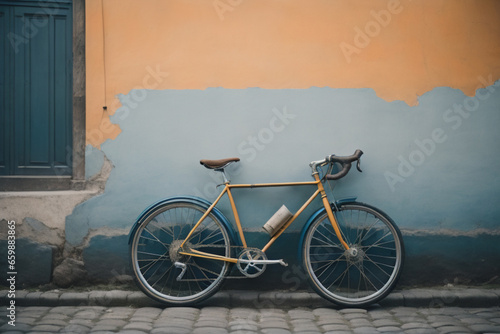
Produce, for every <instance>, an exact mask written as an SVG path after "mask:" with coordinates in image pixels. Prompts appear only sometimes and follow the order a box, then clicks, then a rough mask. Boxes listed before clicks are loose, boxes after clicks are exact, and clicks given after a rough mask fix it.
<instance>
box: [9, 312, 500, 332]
mask: <svg viewBox="0 0 500 334" xmlns="http://www.w3.org/2000/svg"><path fill="white" fill-rule="evenodd" d="M0 314H1V319H0V333H4V334H7V333H75V334H76V333H94V334H97V333H99V334H103V333H139V334H140V333H166V334H168V333H176V334H183V333H207V334H218V333H238V334H244V333H248V334H250V333H262V334H268V333H273V334H286V333H301V334H307V333H336V334H342V333H370V334H371V333H408V334H412V333H425V334H432V333H500V307H489V308H459V307H443V308H414V307H373V308H371V309H368V310H364V309H336V308H328V307H318V308H290V309H282V308H261V309H255V308H247V307H235V308H226V307H218V306H206V307H201V308H193V307H171V308H156V307H142V308H131V307H123V306H120V307H104V306H56V307H50V306H29V307H17V308H16V310H15V316H16V317H15V326H11V325H9V323H8V322H9V321H10V320H9V317H8V313H7V310H6V308H5V307H2V309H1V310H0Z"/></svg>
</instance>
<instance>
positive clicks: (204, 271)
mask: <svg viewBox="0 0 500 334" xmlns="http://www.w3.org/2000/svg"><path fill="white" fill-rule="evenodd" d="M205 211H206V209H205V208H204V207H201V206H199V205H196V204H192V203H184V202H174V203H168V204H165V205H163V206H160V207H159V208H157V209H156V210H154V211H153V212H151V213H150V214H148V215H147V216H146V217H145V218H144V219H143V222H142V224H141V225H140V227H139V228H138V229H137V230H136V232H135V234H134V236H133V239H132V243H131V246H130V253H131V260H132V267H133V271H134V274H135V278H136V281H137V283H138V285H139V287H140V288H141V289H142V291H144V293H146V294H147V295H148V296H149V297H151V298H153V299H155V300H157V301H160V302H164V303H168V304H173V305H189V304H193V303H197V302H200V301H202V300H204V299H206V298H208V297H210V296H211V295H212V294H213V293H215V292H216V291H217V290H218V288H219V287H220V285H221V283H222V281H223V278H224V276H225V275H226V274H227V272H228V269H229V264H228V263H227V262H225V261H219V260H213V259H205V258H201V257H194V256H186V255H182V254H179V249H180V245H181V243H182V242H183V241H184V239H185V238H186V237H187V235H188V233H189V232H190V231H191V229H192V228H193V227H194V225H195V224H196V223H197V222H198V220H199V219H200V218H201V217H202V216H203V214H204V213H205ZM185 246H187V247H188V248H191V249H196V250H199V251H203V252H207V253H211V254H217V255H222V256H230V239H229V236H228V231H227V230H226V228H225V226H224V225H223V224H222V223H221V222H220V221H219V220H218V219H217V218H216V217H215V216H214V215H213V214H212V213H210V214H209V215H208V216H207V217H206V218H205V219H204V220H203V222H202V223H201V224H200V226H198V228H197V229H196V230H195V232H194V233H193V234H192V236H191V237H190V239H189V240H188V241H187V243H186V245H185ZM176 264H177V265H176ZM182 272H183V275H181V273H182ZM180 275H181V276H182V277H181V276H180ZM179 278H180V279H179Z"/></svg>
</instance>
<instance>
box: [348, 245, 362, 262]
mask: <svg viewBox="0 0 500 334" xmlns="http://www.w3.org/2000/svg"><path fill="white" fill-rule="evenodd" d="M344 255H345V257H346V259H347V261H349V262H351V263H358V262H362V261H363V258H364V257H365V252H363V250H362V249H361V248H360V247H359V246H351V247H350V248H349V249H347V250H346V251H345V252H344Z"/></svg>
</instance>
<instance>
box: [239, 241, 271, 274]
mask: <svg viewBox="0 0 500 334" xmlns="http://www.w3.org/2000/svg"><path fill="white" fill-rule="evenodd" d="M254 260H267V256H266V254H265V253H264V252H263V251H261V250H260V249H258V248H247V249H244V250H243V251H242V252H241V253H240V256H239V257H238V262H236V267H237V268H238V270H239V271H240V272H241V273H242V274H243V275H245V276H246V277H250V278H254V277H257V276H260V275H262V274H263V273H264V271H265V270H266V267H267V264H265V263H253V262H252V261H254ZM243 261H244V262H243ZM247 261H250V262H247Z"/></svg>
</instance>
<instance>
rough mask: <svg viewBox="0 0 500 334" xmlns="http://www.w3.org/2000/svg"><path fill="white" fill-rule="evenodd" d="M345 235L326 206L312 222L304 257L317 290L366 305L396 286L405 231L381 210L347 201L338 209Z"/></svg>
mask: <svg viewBox="0 0 500 334" xmlns="http://www.w3.org/2000/svg"><path fill="white" fill-rule="evenodd" d="M334 215H335V218H336V220H337V222H338V224H339V227H340V230H341V232H342V236H343V238H344V240H345V241H346V242H347V244H348V245H349V247H350V250H345V249H344V247H343V246H342V244H341V243H340V242H339V240H338V238H337V236H336V234H335V232H334V230H333V227H332V225H331V223H330V220H329V219H328V216H327V214H326V212H325V213H324V214H323V215H321V216H319V217H318V218H317V219H316V220H315V221H314V222H313V223H312V224H311V225H310V226H309V228H308V230H307V233H306V235H305V240H304V243H303V245H304V246H303V247H304V249H303V261H304V266H305V268H306V271H307V272H308V274H309V277H310V281H311V283H312V286H313V288H314V289H315V290H316V292H317V293H318V294H319V295H321V296H322V297H324V298H326V299H327V300H329V301H331V302H334V303H336V304H338V305H341V306H347V307H363V306H367V305H370V304H373V303H375V302H377V301H379V300H381V299H382V298H384V297H385V296H386V295H387V294H389V292H390V291H391V290H392V289H393V288H394V286H395V285H396V283H397V280H398V279H399V276H400V274H401V269H402V266H403V261H404V253H405V251H404V244H403V239H402V236H401V232H400V231H399V229H398V227H397V226H396V225H395V224H394V222H393V221H392V220H391V219H390V218H389V217H388V216H387V215H386V214H385V213H383V212H381V211H380V210H378V209H376V208H374V207H372V206H369V205H366V204H362V203H355V202H353V203H346V204H343V205H340V206H339V208H338V211H334Z"/></svg>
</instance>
